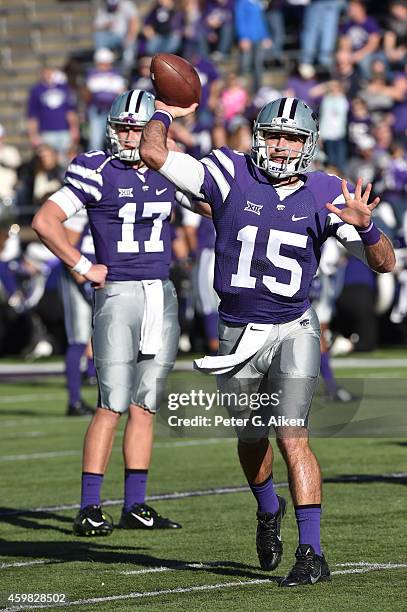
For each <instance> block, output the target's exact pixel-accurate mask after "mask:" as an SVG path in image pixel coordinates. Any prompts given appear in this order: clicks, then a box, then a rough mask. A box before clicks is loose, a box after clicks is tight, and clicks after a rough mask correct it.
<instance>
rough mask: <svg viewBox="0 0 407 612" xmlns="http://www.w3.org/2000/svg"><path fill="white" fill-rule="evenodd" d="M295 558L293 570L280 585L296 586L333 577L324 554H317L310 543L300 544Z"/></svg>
mask: <svg viewBox="0 0 407 612" xmlns="http://www.w3.org/2000/svg"><path fill="white" fill-rule="evenodd" d="M295 558H296V561H295V563H294V566H293V568H292V570H291V571H290V572H289V574H288V575H287V576H286V577H285V578H283V579H282V581H281V582H280V584H279V586H281V587H294V586H301V585H305V584H316V583H317V582H322V581H324V580H330V579H331V573H330V571H329V567H328V563H327V562H326V559H325V557H324V555H321V556H320V555H317V554H316V553H315V551H314V549H313V548H312V546H310V545H309V544H300V545H299V546H298V548H297V550H296V551H295Z"/></svg>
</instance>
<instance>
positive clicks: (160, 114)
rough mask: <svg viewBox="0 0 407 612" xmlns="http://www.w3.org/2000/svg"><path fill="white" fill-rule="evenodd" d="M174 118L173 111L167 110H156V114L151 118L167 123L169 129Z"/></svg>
mask: <svg viewBox="0 0 407 612" xmlns="http://www.w3.org/2000/svg"><path fill="white" fill-rule="evenodd" d="M173 120H174V117H173V116H172V115H171V113H169V112H168V111H165V110H157V111H155V113H154V115H153V116H152V117H151V119H150V121H161V123H163V124H164V125H165V127H166V129H167V130H168V128H169V127H170V125H171V123H172V122H173Z"/></svg>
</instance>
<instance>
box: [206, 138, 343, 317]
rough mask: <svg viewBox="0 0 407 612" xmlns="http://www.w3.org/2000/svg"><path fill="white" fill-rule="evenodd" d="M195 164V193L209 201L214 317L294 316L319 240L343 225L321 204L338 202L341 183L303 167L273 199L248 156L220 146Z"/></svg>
mask: <svg viewBox="0 0 407 612" xmlns="http://www.w3.org/2000/svg"><path fill="white" fill-rule="evenodd" d="M201 161H202V163H203V165H204V169H205V178H204V182H203V184H202V187H201V193H202V195H203V197H204V199H205V200H207V201H208V202H210V203H211V206H212V215H213V222H214V225H215V229H216V244H215V252H216V263H215V282H214V285H215V289H216V292H217V293H218V295H219V297H220V299H221V303H220V306H219V313H220V315H221V317H222V318H223V319H224V320H225V321H227V322H228V323H235V324H243V323H248V322H255V323H283V322H287V321H292V320H294V319H296V318H297V317H299V316H301V315H302V314H303V313H304V312H305V311H306V310H307V308H308V307H309V305H310V302H309V298H308V293H309V288H310V285H311V281H312V278H313V276H314V275H315V273H316V271H317V268H318V264H319V259H320V254H321V247H322V244H323V242H324V241H325V240H326V239H327V238H328V237H329V236H335V235H336V232H337V231H338V228H340V227H341V226H342V225H344V224H343V222H341V221H340V219H339V218H338V217H336V216H335V215H332V214H331V213H329V211H328V210H327V208H326V207H325V204H326V203H327V202H334V203H335V205H337V206H338V207H342V206H343V195H342V191H341V180H340V179H339V178H338V177H337V176H333V175H328V174H325V173H323V172H310V173H308V174H304V175H302V177H301V178H302V180H303V181H304V184H303V186H302V187H300V188H299V189H298V190H297V191H293V192H292V193H290V194H289V195H286V197H285V198H283V199H280V197H279V195H278V193H277V191H276V189H275V188H274V187H273V185H272V184H271V183H270V179H269V177H268V175H267V174H266V173H265V172H263V171H261V170H260V169H259V168H257V167H256V166H255V165H254V164H253V162H252V160H251V158H250V156H249V155H246V154H243V153H238V152H235V151H231V150H230V149H227V148H222V149H219V150H216V151H213V152H212V153H211V154H210V155H208V156H207V157H206V158H204V159H203V160H201ZM349 189H350V190H351V189H352V188H351V187H350V186H349ZM341 202H342V204H341Z"/></svg>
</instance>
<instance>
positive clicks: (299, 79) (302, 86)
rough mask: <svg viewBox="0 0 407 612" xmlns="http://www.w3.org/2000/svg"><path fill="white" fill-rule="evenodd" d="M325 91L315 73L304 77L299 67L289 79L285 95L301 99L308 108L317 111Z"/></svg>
mask: <svg viewBox="0 0 407 612" xmlns="http://www.w3.org/2000/svg"><path fill="white" fill-rule="evenodd" d="M324 89H325V88H321V84H320V83H319V81H318V80H317V79H316V78H315V75H314V74H313V73H309V74H307V75H306V76H303V75H301V74H300V73H299V67H296V68H294V69H293V71H292V73H291V75H290V76H289V78H288V79H287V82H286V85H285V89H284V91H283V94H284V95H285V96H288V97H294V98H299V99H300V100H303V102H305V103H306V104H308V106H311V108H313V109H314V110H317V108H318V106H319V103H320V101H321V98H322V95H323V93H324Z"/></svg>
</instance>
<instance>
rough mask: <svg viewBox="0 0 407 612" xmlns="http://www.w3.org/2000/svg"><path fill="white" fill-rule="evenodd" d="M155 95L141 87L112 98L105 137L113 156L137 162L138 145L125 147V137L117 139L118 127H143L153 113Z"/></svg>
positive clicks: (138, 155) (126, 142) (138, 157)
mask: <svg viewBox="0 0 407 612" xmlns="http://www.w3.org/2000/svg"><path fill="white" fill-rule="evenodd" d="M154 100H155V97H154V95H153V94H152V93H150V92H148V91H144V90H142V89H130V90H129V91H125V92H124V93H122V94H121V95H120V96H117V98H116V99H115V100H114V102H113V104H112V106H111V108H110V112H109V116H108V118H107V123H106V139H107V142H108V144H109V149H110V151H111V153H112V155H114V156H115V157H118V158H119V159H121V160H122V161H125V162H137V161H139V159H140V153H139V147H138V146H136V147H134V148H126V146H125V145H126V144H127V147H128V145H129V141H128V140H127V139H125V140H123V138H121V139H119V135H118V131H119V129H120V127H123V126H128V125H129V124H131V125H134V126H139V127H143V126H144V125H146V123H147V122H148V121H149V120H150V119H151V117H152V116H153V113H154V110H155V108H154Z"/></svg>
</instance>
